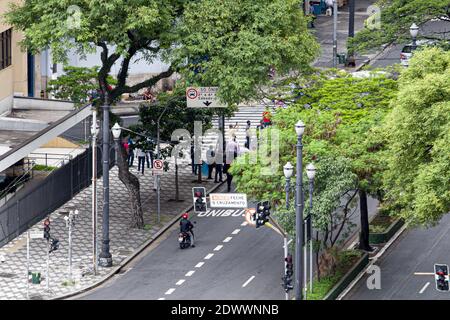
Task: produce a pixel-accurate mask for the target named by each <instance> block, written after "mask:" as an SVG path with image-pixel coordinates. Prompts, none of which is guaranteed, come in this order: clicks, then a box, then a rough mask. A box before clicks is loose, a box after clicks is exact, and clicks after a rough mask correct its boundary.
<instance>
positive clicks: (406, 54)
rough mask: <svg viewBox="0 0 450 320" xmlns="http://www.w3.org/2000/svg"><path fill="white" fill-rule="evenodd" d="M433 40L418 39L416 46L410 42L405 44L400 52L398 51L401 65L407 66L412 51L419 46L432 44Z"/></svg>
mask: <svg viewBox="0 0 450 320" xmlns="http://www.w3.org/2000/svg"><path fill="white" fill-rule="evenodd" d="M434 43H435V42H434V41H431V40H418V41H417V45H416V48H414V46H413V45H412V43H410V44H407V45H406V46H404V47H403V49H402V52H401V53H400V62H401V64H402V65H403V66H405V67H407V66H408V65H409V59H411V57H412V55H413V51H414V50H417V49H418V48H420V47H423V46H425V45H433V44H434Z"/></svg>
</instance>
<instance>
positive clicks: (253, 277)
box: [242, 276, 255, 288]
mask: <svg viewBox="0 0 450 320" xmlns="http://www.w3.org/2000/svg"><path fill="white" fill-rule="evenodd" d="M253 279H255V276H251V277H250V279H248V280H247V281H246V282H245V283H244V284H243V285H242V288H245V287H246V286H247V285H248V284H249V283H250V282H251V281H252V280H253Z"/></svg>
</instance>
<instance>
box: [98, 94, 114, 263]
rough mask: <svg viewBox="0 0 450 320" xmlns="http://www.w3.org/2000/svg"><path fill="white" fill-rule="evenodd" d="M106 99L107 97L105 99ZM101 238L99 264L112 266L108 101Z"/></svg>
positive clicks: (106, 107)
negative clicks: (110, 248) (110, 247)
mask: <svg viewBox="0 0 450 320" xmlns="http://www.w3.org/2000/svg"><path fill="white" fill-rule="evenodd" d="M106 101H108V99H106ZM102 108H103V154H102V161H103V225H102V231H103V239H102V251H101V252H100V256H99V265H100V266H102V267H107V268H108V267H112V255H111V253H110V252H109V150H110V149H109V135H110V132H109V109H110V106H109V105H108V103H105V104H104V105H103V107H102Z"/></svg>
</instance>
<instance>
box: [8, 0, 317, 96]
mask: <svg viewBox="0 0 450 320" xmlns="http://www.w3.org/2000/svg"><path fill="white" fill-rule="evenodd" d="M69 6H78V7H79V8H80V11H79V14H77V15H73V14H72V12H71V11H70V10H68V9H69ZM6 18H7V21H8V23H9V24H11V25H13V26H14V28H17V29H19V30H23V32H24V35H25V38H24V40H23V41H22V44H23V46H24V47H26V48H27V49H29V50H31V51H33V52H38V51H40V50H41V49H43V48H50V49H51V50H52V54H53V57H54V58H55V59H56V60H57V61H67V54H68V52H69V50H75V51H76V52H77V53H79V54H80V55H82V56H83V55H85V54H87V53H94V52H96V50H97V49H100V50H101V51H102V62H103V64H102V67H101V69H100V70H99V74H98V77H99V80H100V82H106V76H107V75H108V74H109V73H110V71H111V66H112V65H113V64H114V63H116V62H118V61H121V62H120V63H121V68H120V71H119V73H118V75H117V79H118V80H119V85H118V86H117V87H116V88H115V90H113V92H111V94H110V95H111V97H112V98H113V99H114V98H116V97H118V96H120V95H121V94H123V93H130V92H136V91H137V90H139V89H142V88H145V87H151V86H152V85H154V84H155V83H156V82H157V81H158V80H159V79H161V78H165V77H168V76H170V75H171V74H172V73H173V72H174V71H178V72H179V73H181V74H182V75H184V76H185V77H186V79H187V80H188V81H189V82H190V83H191V84H199V85H208V86H209V85H214V86H219V87H220V91H219V93H218V95H219V97H220V98H221V99H222V100H223V101H224V102H227V103H229V104H234V103H236V102H239V101H243V100H246V99H249V98H251V97H253V96H255V95H256V89H257V87H258V86H261V85H264V84H266V83H267V82H268V81H269V79H268V77H267V72H268V70H269V68H270V67H274V68H276V69H277V71H278V72H279V73H280V74H283V73H287V72H288V71H290V70H292V69H297V70H304V69H306V68H308V66H309V64H310V62H312V61H313V59H314V56H315V55H316V54H317V53H318V44H317V43H316V41H315V39H314V37H313V36H312V35H311V34H310V33H309V31H308V30H307V28H306V19H305V17H304V15H303V13H302V11H301V8H300V6H299V5H298V1H295V0H261V1H258V2H255V1H253V0H240V1H239V2H238V3H236V1H235V0H200V1H181V0H132V1H129V0H127V1H125V0H114V1H106V0H99V1H90V0H74V1H70V2H68V1H59V0H47V1H39V0H30V1H25V2H23V3H22V2H21V3H20V4H13V5H11V10H10V12H9V13H7V15H6ZM74 18H75V22H76V20H77V19H78V20H79V23H75V24H74V23H72V22H73V21H74ZM108 46H109V49H108ZM111 48H114V49H111ZM138 53H139V54H140V55H141V57H142V59H145V60H146V61H148V62H152V61H155V59H157V58H162V59H163V61H164V62H166V63H167V64H168V65H170V66H171V67H170V69H169V71H168V72H166V73H161V74H160V75H158V76H156V77H153V78H151V79H148V81H147V80H146V81H144V82H142V83H140V84H137V85H133V86H127V85H126V83H125V81H124V80H125V79H126V78H127V76H128V74H127V71H128V65H127V64H129V63H130V62H132V61H133V59H134V58H136V55H137V54H138ZM194 70H197V71H201V72H199V73H197V74H195V72H194Z"/></svg>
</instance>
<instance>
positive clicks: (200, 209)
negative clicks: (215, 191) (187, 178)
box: [192, 187, 208, 213]
mask: <svg viewBox="0 0 450 320" xmlns="http://www.w3.org/2000/svg"><path fill="white" fill-rule="evenodd" d="M192 195H193V198H194V212H195V213H205V212H206V211H207V209H208V207H207V204H206V189H205V188H203V187H196V188H192Z"/></svg>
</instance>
